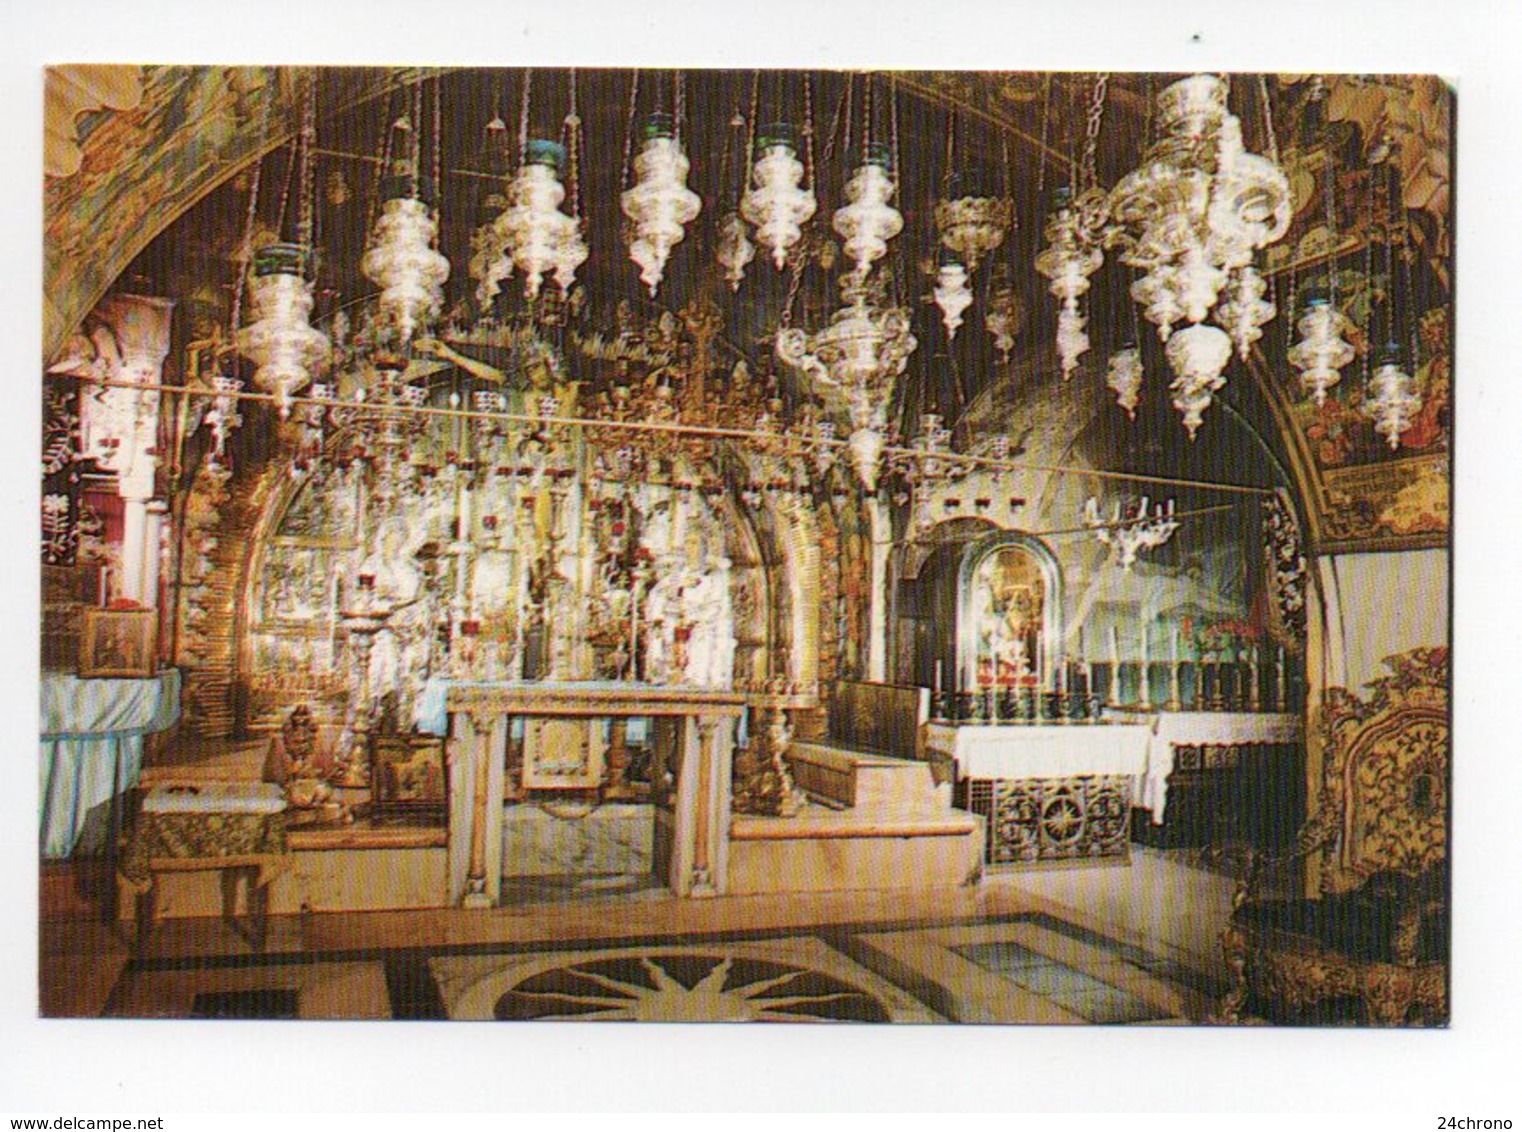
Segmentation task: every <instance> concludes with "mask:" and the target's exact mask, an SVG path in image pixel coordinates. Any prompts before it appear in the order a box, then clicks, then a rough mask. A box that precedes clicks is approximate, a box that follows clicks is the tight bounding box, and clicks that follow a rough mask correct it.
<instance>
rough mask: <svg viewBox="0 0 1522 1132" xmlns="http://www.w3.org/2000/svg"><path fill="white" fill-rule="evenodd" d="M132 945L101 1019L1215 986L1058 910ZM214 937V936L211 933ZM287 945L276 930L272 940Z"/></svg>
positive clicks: (1136, 991)
mask: <svg viewBox="0 0 1522 1132" xmlns="http://www.w3.org/2000/svg"><path fill="white" fill-rule="evenodd" d="M183 927H184V930H187V931H189V930H199V931H201V932H203V933H204V935H205V938H203V941H202V945H203V947H205V948H206V950H204V951H203V952H202V953H201V954H198V955H185V954H177V955H176V954H161V955H156V956H152V957H149V958H146V959H142V960H136V959H130V960H127V961H126V962H125V963H123V965H122V966H121V969H120V974H119V977H118V978H117V980H116V983H115V985H114V986H113V987H112V989H111V991H110V994H109V996H108V998H107V1000H106V1003H105V1007H104V1009H103V1010H102V1011H101V1013H102V1014H104V1015H106V1016H108V1017H173V1018H300V1019H332V1018H354V1019H377V1018H404V1019H446V1018H447V1019H460V1020H489V1019H498V1020H504V1021H531V1020H533V1021H538V1020H556V1019H559V1020H565V1019H571V1020H577V1021H592V1020H635V1021H666V1022H673V1021H692V1022H715V1021H725V1022H728V1021H772V1022H787V1021H809V1022H821V1021H829V1022H940V1021H953V1022H983V1023H1037V1024H1054V1023H1100V1024H1115V1025H1132V1024H1171V1023H1180V1022H1187V1021H1189V1020H1190V1019H1197V1018H1201V1017H1203V1016H1204V1013H1205V1011H1206V1010H1207V1009H1208V1003H1209V999H1210V997H1211V995H1212V994H1215V993H1219V991H1220V990H1221V988H1220V987H1219V986H1218V985H1215V984H1213V983H1212V980H1211V979H1210V977H1209V976H1207V975H1204V974H1202V973H1200V972H1198V971H1195V970H1192V969H1190V968H1189V967H1187V966H1183V965H1181V964H1180V963H1179V962H1178V961H1177V960H1175V959H1170V958H1165V957H1162V956H1158V955H1153V954H1150V953H1149V952H1147V951H1145V950H1144V949H1142V948H1140V947H1138V946H1136V945H1135V944H1133V943H1127V942H1124V941H1121V940H1118V939H1114V938H1110V937H1108V936H1106V935H1104V934H1101V933H1097V932H1095V931H1093V930H1092V929H1089V928H1085V927H1081V926H1079V925H1077V924H1074V923H1071V922H1068V921H1066V920H1064V919H1062V918H1059V917H1056V916H1054V915H1052V914H1050V913H1048V912H1029V913H1024V914H1017V915H1011V916H1006V917H1001V918H999V919H997V920H991V921H990V920H986V919H985V920H983V921H982V922H979V923H975V924H968V923H965V922H942V923H916V924H906V923H893V922H891V921H883V922H877V923H856V924H849V925H831V926H821V927H819V928H816V929H814V930H804V931H799V930H781V931H772V930H764V929H763V930H757V931H746V932H714V933H684V934H682V935H680V936H672V937H665V938H641V939H635V940H629V939H623V940H616V941H615V940H607V941H595V940H585V939H583V940H575V941H568V942H565V943H563V944H558V945H546V944H545V943H544V942H540V943H528V942H526V943H522V944H509V943H492V942H486V943H464V944H458V945H454V946H415V947H386V948H379V949H374V950H370V949H364V950H359V951H355V950H336V949H325V948H322V947H320V946H318V947H295V946H292V947H289V948H287V949H286V950H276V951H273V952H271V953H266V954H254V953H250V952H248V951H247V950H246V949H244V948H239V947H238V946H237V945H236V944H235V942H234V941H235V940H236V938H237V937H235V936H233V935H232V934H231V933H230V932H227V934H226V936H225V938H224V940H223V942H224V943H225V945H226V949H225V950H223V951H222V952H221V953H214V952H215V949H216V943H215V940H216V938H218V932H219V930H221V931H225V930H226V929H225V928H221V927H220V926H219V925H210V924H203V925H201V926H200V927H199V928H197V929H192V928H191V927H190V926H189V925H183ZM208 945H209V946H208ZM277 946H278V944H277Z"/></svg>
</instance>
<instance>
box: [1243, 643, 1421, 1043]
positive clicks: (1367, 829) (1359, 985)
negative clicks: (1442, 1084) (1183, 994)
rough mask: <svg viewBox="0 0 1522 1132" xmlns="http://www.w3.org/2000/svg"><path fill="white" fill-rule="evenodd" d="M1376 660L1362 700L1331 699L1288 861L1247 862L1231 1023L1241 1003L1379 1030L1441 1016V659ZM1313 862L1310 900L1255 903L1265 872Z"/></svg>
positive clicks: (1332, 694) (1344, 695)
mask: <svg viewBox="0 0 1522 1132" xmlns="http://www.w3.org/2000/svg"><path fill="white" fill-rule="evenodd" d="M1385 664H1386V665H1387V666H1388V667H1389V668H1390V669H1391V671H1392V673H1393V675H1391V676H1387V677H1383V678H1381V679H1379V680H1375V681H1372V682H1371V684H1370V687H1371V688H1372V689H1373V694H1372V695H1371V696H1370V697H1369V698H1368V699H1360V698H1358V697H1356V696H1354V695H1353V694H1352V693H1350V692H1348V691H1347V690H1345V689H1341V688H1332V689H1329V690H1328V692H1327V698H1326V702H1325V707H1324V709H1323V719H1322V728H1323V738H1324V740H1325V759H1326V761H1325V773H1324V776H1323V781H1322V796H1321V802H1320V806H1319V808H1318V810H1317V813H1316V815H1315V816H1314V817H1313V818H1312V819H1311V820H1310V821H1309V822H1308V823H1307V824H1306V825H1305V827H1304V828H1303V829H1302V831H1301V833H1300V836H1299V838H1298V839H1297V843H1296V846H1295V848H1294V849H1293V850H1292V852H1290V853H1289V854H1286V855H1285V856H1284V857H1282V858H1278V859H1274V858H1263V857H1255V858H1253V859H1252V861H1251V866H1250V868H1249V870H1248V873H1247V877H1246V880H1245V881H1244V882H1243V884H1242V886H1241V887H1240V888H1239V890H1238V892H1237V895H1236V900H1235V904H1236V907H1235V911H1234V912H1233V914H1232V918H1231V923H1230V925H1229V927H1228V928H1227V930H1226V932H1225V934H1224V936H1223V943H1224V945H1225V948H1226V956H1227V960H1228V962H1229V963H1230V965H1231V968H1232V970H1233V972H1234V973H1235V976H1236V983H1235V986H1234V988H1233V990H1232V993H1231V994H1230V996H1229V997H1228V998H1227V1000H1226V1002H1225V1004H1224V1006H1223V1009H1222V1014H1223V1016H1224V1017H1225V1018H1226V1020H1228V1021H1233V1022H1235V1021H1238V1020H1239V1019H1240V1018H1241V1016H1242V1013H1243V1008H1244V1005H1245V1004H1246V1003H1247V1001H1248V998H1249V995H1251V996H1252V997H1253V998H1254V999H1255V1000H1256V1001H1257V1003H1258V1004H1259V1006H1260V1008H1261V1009H1263V1010H1264V1011H1266V1012H1268V1013H1269V1014H1270V1015H1273V1016H1278V1015H1279V1014H1281V1013H1283V1014H1284V1015H1285V1016H1286V1017H1288V1018H1293V1019H1296V1020H1305V1019H1306V1018H1307V1017H1314V1018H1316V1019H1320V1018H1323V1017H1335V1016H1336V1015H1335V1014H1334V1012H1333V1007H1334V1006H1335V1004H1336V1003H1337V1002H1339V1001H1341V1002H1348V1003H1356V1004H1359V1005H1360V1006H1361V1007H1362V1017H1363V1018H1364V1019H1365V1020H1367V1021H1368V1022H1370V1023H1372V1024H1376V1025H1403V1024H1408V1023H1411V1022H1417V1023H1419V1024H1425V1025H1440V1024H1443V1023H1444V1022H1446V1021H1447V1017H1448V783H1449V770H1448V743H1449V739H1448V731H1449V722H1448V650H1447V649H1445V648H1422V649H1414V650H1412V651H1410V652H1407V653H1404V654H1401V655H1398V656H1394V657H1390V658H1387V659H1386V661H1385ZM1312 855H1314V857H1315V859H1316V860H1317V861H1318V863H1319V865H1320V896H1319V898H1318V899H1313V900H1312V899H1288V900H1286V899H1268V898H1263V897H1260V896H1259V895H1258V889H1259V886H1260V883H1261V882H1262V881H1263V880H1264V878H1265V876H1266V875H1267V869H1268V868H1269V867H1272V866H1275V865H1282V864H1285V863H1288V862H1290V861H1294V860H1298V859H1300V858H1305V857H1311V856H1312Z"/></svg>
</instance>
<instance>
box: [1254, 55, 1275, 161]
mask: <svg viewBox="0 0 1522 1132" xmlns="http://www.w3.org/2000/svg"><path fill="white" fill-rule="evenodd" d="M1258 96H1259V97H1260V98H1261V99H1262V100H1263V129H1264V131H1265V132H1266V133H1267V135H1268V138H1267V145H1268V159H1269V160H1270V161H1272V162H1273V163H1274V164H1275V165H1277V164H1279V139H1278V137H1277V136H1276V135H1275V134H1274V104H1273V103H1272V102H1271V101H1269V97H1268V76H1267V75H1259V76H1258Z"/></svg>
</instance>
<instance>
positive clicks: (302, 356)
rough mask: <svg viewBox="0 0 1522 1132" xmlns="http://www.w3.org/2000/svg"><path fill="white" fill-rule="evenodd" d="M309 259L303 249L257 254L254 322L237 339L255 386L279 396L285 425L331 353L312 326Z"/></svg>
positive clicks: (272, 248) (275, 247)
mask: <svg viewBox="0 0 1522 1132" xmlns="http://www.w3.org/2000/svg"><path fill="white" fill-rule="evenodd" d="M306 257H307V250H306V248H304V247H302V246H301V245H299V244H267V245H266V246H264V247H262V248H260V249H259V250H258V251H257V252H255V253H254V262H253V267H252V278H250V279H249V282H248V296H249V306H250V308H251V309H252V313H253V321H252V322H250V323H249V324H248V325H247V326H245V327H243V328H242V329H241V330H239V331H238V335H237V339H236V346H237V348H238V352H239V353H241V354H243V356H244V357H246V358H248V359H249V360H250V361H252V362H253V363H254V364H255V366H257V367H258V368H257V369H255V370H254V384H256V385H258V386H259V387H260V388H262V389H267V390H269V391H270V392H272V393H273V394H274V395H275V405H276V407H277V408H279V410H280V416H281V418H282V419H283V418H285V417H288V416H290V412H291V395H292V394H294V393H296V392H297V391H298V390H301V389H304V388H305V387H306V386H307V385H308V384H309V383H310V382H311V381H312V379H313V377H315V376H316V375H317V372H318V371H320V370H321V369H323V368H324V367H326V366H327V364H328V362H329V361H330V360H331V359H332V353H333V348H332V344H331V343H329V341H328V338H327V335H325V334H323V333H322V332H321V331H319V330H317V329H316V328H315V327H313V326H312V324H311V314H312V301H313V300H312V284H311V283H310V282H308V281H307V279H306V278H305V277H304V275H303V267H304V266H305V263H306Z"/></svg>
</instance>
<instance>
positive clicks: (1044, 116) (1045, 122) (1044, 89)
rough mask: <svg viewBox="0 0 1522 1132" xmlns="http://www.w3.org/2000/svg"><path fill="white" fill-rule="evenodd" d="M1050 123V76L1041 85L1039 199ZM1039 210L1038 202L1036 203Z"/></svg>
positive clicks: (1043, 189) (1043, 190) (1044, 184)
mask: <svg viewBox="0 0 1522 1132" xmlns="http://www.w3.org/2000/svg"><path fill="white" fill-rule="evenodd" d="M1051 122H1052V76H1051V75H1050V74H1048V75H1046V76H1045V78H1044V79H1043V80H1042V83H1041V159H1040V162H1039V163H1038V164H1037V166H1036V196H1037V197H1038V198H1039V197H1040V196H1041V194H1042V193H1044V192H1045V191H1046V150H1047V138H1048V134H1049V133H1050V130H1051ZM1037 208H1038V210H1039V208H1040V201H1039V199H1038V201H1037Z"/></svg>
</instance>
